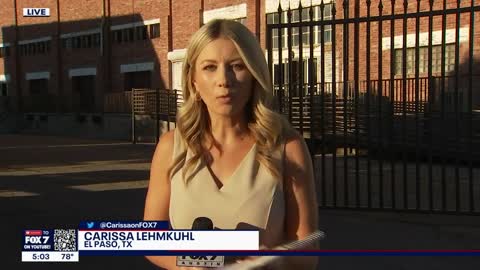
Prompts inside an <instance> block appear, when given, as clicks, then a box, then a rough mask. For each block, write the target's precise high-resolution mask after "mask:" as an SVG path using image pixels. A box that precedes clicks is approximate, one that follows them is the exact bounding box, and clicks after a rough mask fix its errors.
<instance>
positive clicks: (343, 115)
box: [266, 0, 480, 214]
mask: <svg viewBox="0 0 480 270" xmlns="http://www.w3.org/2000/svg"><path fill="white" fill-rule="evenodd" d="M299 2H300V5H299V6H298V7H291V6H289V7H283V8H282V7H281V6H279V7H278V10H276V11H275V12H273V13H268V14H267V17H266V21H267V33H266V43H267V57H268V64H269V68H270V71H271V73H272V78H273V84H274V91H275V93H274V94H275V96H276V99H277V101H278V107H279V110H280V112H281V113H283V114H284V115H285V116H286V117H288V119H289V120H290V121H291V123H292V124H293V125H294V127H295V128H297V129H298V130H299V131H300V132H301V133H302V134H303V135H304V136H305V137H306V138H307V139H308V141H309V146H310V150H311V152H312V154H314V155H315V163H316V164H315V165H316V166H315V168H316V175H317V178H318V179H319V194H320V205H321V206H322V207H325V208H330V207H332V208H349V209H351V208H355V209H380V210H381V209H390V210H396V211H427V212H442V213H456V214H458V213H462V214H478V213H480V80H479V79H480V30H479V29H480V14H479V11H480V3H475V1H474V0H470V1H457V0H444V1H433V0H416V1H412V0H410V1H407V0H404V1H395V0H391V1H381V0H377V1H373V0H366V1H359V0H357V1H347V0H345V1H343V2H340V1H332V2H330V1H329V2H328V3H327V2H323V1H322V2H321V4H320V5H318V6H309V7H302V6H301V2H302V1H299Z"/></svg>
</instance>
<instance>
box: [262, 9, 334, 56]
mask: <svg viewBox="0 0 480 270" xmlns="http://www.w3.org/2000/svg"><path fill="white" fill-rule="evenodd" d="M301 15H302V16H301V17H302V22H305V21H310V8H309V7H306V8H304V9H302V14H301ZM321 15H322V11H321V7H320V6H314V7H313V21H321V20H322V19H321V17H322V16H321ZM280 17H281V18H279V14H278V12H274V13H268V14H267V24H278V23H280V19H281V23H287V22H288V15H287V11H283V12H282V14H281V16H280ZM331 19H332V4H325V5H324V9H323V20H331ZM290 20H291V22H292V23H294V22H299V21H300V10H299V9H294V10H292V13H291V18H290ZM278 31H279V30H278V29H273V31H272V39H273V48H278V36H279V33H278ZM281 31H282V48H287V45H288V43H287V42H288V39H287V34H288V29H287V28H282V29H281ZM291 31H292V46H298V45H299V42H300V28H299V27H293V28H292V30H291ZM313 31H314V38H313V42H314V44H320V43H321V38H320V37H321V33H322V30H321V27H320V26H314V27H313ZM301 33H302V43H303V44H304V45H309V44H310V27H308V26H307V27H302V30H301ZM323 36H324V42H325V43H328V42H332V26H331V25H325V26H324V31H323Z"/></svg>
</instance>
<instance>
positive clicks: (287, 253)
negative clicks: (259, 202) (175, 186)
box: [79, 250, 480, 256]
mask: <svg viewBox="0 0 480 270" xmlns="http://www.w3.org/2000/svg"><path fill="white" fill-rule="evenodd" d="M79 252H80V256H181V255H197V256H202V255H203V256H207V255H215V256H480V250H462V251H454V250H449V251H442V250H439V251H408V250H406V251H381V250H378V251H339V250H335V251H325V250H302V251H300V250H296V251H293V250H262V251H166V250H128V251H127V250H122V251H109V250H101V251H100V250H99V251H97V250H96V251H93V250H81V251H79Z"/></svg>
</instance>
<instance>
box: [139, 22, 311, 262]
mask: <svg viewBox="0 0 480 270" xmlns="http://www.w3.org/2000/svg"><path fill="white" fill-rule="evenodd" d="M269 76H270V75H269V72H268V67H267V63H266V61H265V56H264V54H263V52H262V49H261V48H260V46H259V44H258V42H257V40H256V39H255V37H254V35H253V34H252V33H251V32H250V31H249V30H248V29H247V28H246V27H245V26H243V25H242V24H240V23H237V22H234V21H230V20H214V21H211V22H209V23H207V24H206V25H204V26H203V27H201V28H200V30H198V31H197V32H196V33H195V34H194V35H193V36H192V38H191V40H190V43H189V46H188V48H187V55H186V58H185V62H184V66H183V74H182V85H183V95H184V104H183V106H182V108H181V109H180V110H179V112H178V116H177V128H176V129H175V130H174V131H170V132H168V133H166V134H164V135H163V136H162V137H161V139H160V141H159V143H158V145H157V148H156V150H155V154H154V157H153V161H152V167H151V173H150V184H149V187H148V193H147V198H146V202H145V219H146V220H169V221H170V223H171V226H172V228H174V229H190V228H191V227H192V223H193V221H194V220H195V218H197V217H208V218H209V219H211V220H212V222H213V224H214V226H215V227H216V228H219V229H247V228H248V229H251V228H256V229H258V230H259V231H260V244H261V245H262V246H264V247H267V248H268V247H274V246H276V245H279V244H282V243H284V242H287V241H292V240H296V239H302V238H303V237H305V236H307V235H308V234H310V233H312V232H314V231H315V230H316V229H317V219H318V217H317V215H318V214H317V204H316V199H315V198H316V195H315V187H314V183H313V170H312V162H311V158H310V155H309V153H308V150H307V147H306V145H305V142H304V140H303V138H302V137H301V136H300V135H298V134H297V133H296V132H295V131H294V130H293V129H292V127H291V126H290V125H289V123H288V122H287V121H286V120H284V118H283V117H282V116H280V115H279V114H277V113H276V112H274V111H273V108H272V94H271V93H272V86H271V83H270V77H269ZM148 259H149V260H150V261H151V262H153V263H154V264H156V265H158V266H160V267H164V268H167V269H176V266H175V258H174V257H148ZM284 261H285V262H284V267H285V269H292V267H294V266H295V267H297V269H310V268H313V267H314V266H315V263H316V261H315V258H312V257H305V258H289V259H285V260H284ZM189 269H191V268H189Z"/></svg>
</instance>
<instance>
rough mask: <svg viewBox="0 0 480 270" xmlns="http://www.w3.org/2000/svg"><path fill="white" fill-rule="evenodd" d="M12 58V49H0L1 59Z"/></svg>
mask: <svg viewBox="0 0 480 270" xmlns="http://www.w3.org/2000/svg"><path fill="white" fill-rule="evenodd" d="M7 56H10V47H8V46H6V47H0V58H5V57H7Z"/></svg>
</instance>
